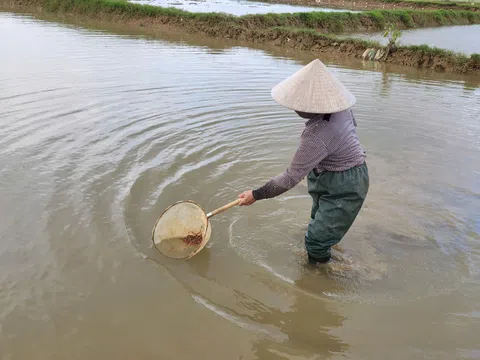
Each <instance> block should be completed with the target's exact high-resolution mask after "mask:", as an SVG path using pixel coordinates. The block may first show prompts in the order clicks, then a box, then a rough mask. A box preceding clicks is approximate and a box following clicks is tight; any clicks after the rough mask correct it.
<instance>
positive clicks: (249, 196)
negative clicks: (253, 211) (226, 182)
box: [238, 190, 257, 206]
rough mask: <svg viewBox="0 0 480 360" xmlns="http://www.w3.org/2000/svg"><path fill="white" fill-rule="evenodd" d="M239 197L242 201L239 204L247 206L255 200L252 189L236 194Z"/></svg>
mask: <svg viewBox="0 0 480 360" xmlns="http://www.w3.org/2000/svg"><path fill="white" fill-rule="evenodd" d="M238 197H239V198H240V199H242V202H241V203H240V204H239V205H240V206H249V205H252V204H253V203H254V202H255V201H257V200H255V198H254V197H253V192H252V190H248V191H245V192H243V193H241V194H240V195H238Z"/></svg>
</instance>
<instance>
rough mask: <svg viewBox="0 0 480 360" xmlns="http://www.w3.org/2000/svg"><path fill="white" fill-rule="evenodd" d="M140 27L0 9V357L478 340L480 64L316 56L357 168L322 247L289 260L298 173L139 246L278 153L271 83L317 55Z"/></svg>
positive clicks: (458, 349) (231, 194)
mask: <svg viewBox="0 0 480 360" xmlns="http://www.w3.org/2000/svg"><path fill="white" fill-rule="evenodd" d="M102 26H103V25H97V27H98V28H101V27H102ZM111 30H112V29H111ZM10 34H15V37H12V36H10ZM138 35H139V34H137V35H135V36H130V35H128V34H126V33H123V34H121V35H116V34H113V33H108V32H103V31H99V30H87V29H82V28H77V27H76V26H75V25H68V26H65V25H59V24H55V23H48V22H44V21H38V20H34V19H32V18H30V17H26V16H15V15H12V14H0V43H1V44H2V56H1V57H0V84H1V86H0V119H1V122H0V169H1V170H0V197H1V199H2V202H1V204H0V212H1V215H2V216H1V217H0V229H1V232H0V234H1V240H2V241H0V274H1V275H0V320H1V321H0V324H1V326H0V333H1V337H0V348H1V349H2V356H3V357H5V358H6V359H24V358H25V359H28V358H35V359H64V358H69V357H71V356H72V354H75V356H76V357H78V358H82V359H83V358H85V359H87V358H88V359H105V358H114V357H117V358H131V357H134V358H152V357H155V358H157V357H159V356H160V357H164V358H175V359H191V358H193V357H201V358H212V359H238V358H243V359H262V360H263V359H292V358H298V359H304V358H312V359H314V358H319V357H320V358H322V359H323V358H326V359H328V358H331V359H340V358H342V359H344V358H351V359H359V358H367V359H371V358H384V357H387V356H388V358H393V359H406V358H408V359H424V358H428V357H432V358H436V359H453V358H468V357H469V356H470V357H472V356H473V357H474V356H475V354H476V351H477V349H478V335H477V334H478V332H479V331H480V328H479V323H478V313H479V311H480V308H479V305H478V304H479V303H480V302H479V291H480V280H479V277H478V275H479V274H478V270H479V269H480V247H479V240H480V234H479V226H478V213H479V210H480V209H479V203H480V202H479V200H480V181H479V180H480V179H479V176H480V168H479V167H478V158H479V155H480V143H479V139H480V126H479V124H478V119H479V118H480V96H479V94H480V93H479V90H478V84H479V80H478V77H475V76H471V75H454V74H448V73H443V74H438V73H433V72H426V71H420V70H416V69H404V68H398V67H392V66H390V65H385V64H372V63H369V62H366V63H362V62H360V61H356V60H354V61H351V60H347V59H335V58H322V59H323V60H325V61H326V62H327V63H328V65H329V66H330V67H331V68H332V70H333V71H334V72H335V73H336V75H337V76H338V77H339V78H340V79H341V80H342V81H343V82H345V84H346V85H347V86H348V87H349V88H350V89H351V90H352V92H353V93H354V94H355V95H356V97H357V105H356V106H355V112H356V114H357V115H356V117H357V119H358V124H359V127H358V131H359V136H360V138H361V141H362V144H363V145H364V147H365V148H366V150H367V156H368V157H367V161H368V164H369V169H370V172H371V191H370V193H369V196H368V198H367V201H366V204H365V208H364V209H363V210H362V213H361V215H360V216H359V218H358V220H357V221H356V223H355V225H354V227H353V228H352V229H351V231H350V232H349V233H348V234H347V236H346V238H345V239H344V240H343V241H342V242H341V243H340V246H339V247H338V248H336V249H335V251H334V255H335V257H336V260H335V261H334V262H333V263H332V264H331V265H328V266H325V267H319V268H311V267H310V266H309V265H308V264H307V263H306V261H305V254H304V250H303V243H302V242H303V235H304V233H305V230H306V225H307V221H308V218H309V207H310V199H309V198H308V195H307V192H306V185H305V183H301V184H299V185H298V186H297V187H296V188H295V189H293V190H292V191H290V192H289V193H287V194H285V195H284V196H281V197H279V198H277V199H272V200H268V201H262V202H258V203H257V204H255V205H254V206H252V207H248V208H234V209H231V210H229V211H228V212H225V213H222V214H219V215H218V216H215V218H214V219H212V221H211V222H212V226H213V231H212V237H211V239H210V241H209V244H208V246H207V248H205V249H203V250H202V252H201V253H199V254H198V255H197V256H195V257H193V258H192V259H191V260H189V261H177V260H172V259H167V258H165V257H162V256H161V255H160V254H159V253H158V252H157V251H156V250H155V249H154V248H153V247H152V245H151V232H152V227H153V225H154V223H155V221H156V220H157V219H158V216H159V215H160V214H161V213H162V212H163V210H164V209H165V208H166V207H167V206H169V205H170V204H172V203H175V202H177V201H179V200H193V201H196V202H197V203H199V204H202V206H204V207H205V208H206V209H215V208H218V207H220V206H222V205H224V204H225V203H227V202H229V201H231V200H233V199H235V198H236V196H237V194H238V193H239V192H241V191H243V190H245V189H248V188H252V187H256V186H259V185H261V184H263V183H264V181H266V180H268V179H269V178H270V177H271V176H273V175H276V174H278V173H279V172H281V171H283V170H284V169H285V166H286V165H287V164H288V162H289V159H290V158H291V156H292V154H293V152H294V150H295V148H296V146H297V141H298V136H299V134H300V133H301V131H302V128H303V123H302V121H301V120H299V119H297V118H296V117H295V116H293V114H292V113H291V112H290V111H288V110H285V109H283V108H281V107H279V106H278V105H277V104H275V103H274V102H273V101H272V100H271V98H270V89H271V86H272V85H274V84H276V83H277V82H278V81H279V80H281V79H283V78H285V77H286V76H288V75H289V74H291V73H292V72H293V71H295V70H296V69H298V68H299V66H301V65H302V64H306V63H307V62H309V61H310V60H311V59H312V57H313V55H312V54H308V53H300V52H291V51H289V52H284V51H282V50H279V49H276V48H269V47H268V46H266V47H264V48H262V49H260V48H258V49H248V48H245V47H240V46H239V44H241V43H235V42H229V41H213V40H206V39H200V40H199V39H195V38H184V37H183V36H180V35H168V36H167V35H165V38H163V39H162V38H158V35H157V37H154V36H151V35H152V34H148V33H147V34H146V36H138ZM412 324H415V326H414V327H412ZM186 339H188V346H187V345H186V344H187V342H186ZM212 344H215V346H212Z"/></svg>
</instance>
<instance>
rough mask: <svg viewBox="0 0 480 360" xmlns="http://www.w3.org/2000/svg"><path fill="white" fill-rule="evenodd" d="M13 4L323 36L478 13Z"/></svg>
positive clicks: (104, 0) (473, 19)
mask: <svg viewBox="0 0 480 360" xmlns="http://www.w3.org/2000/svg"><path fill="white" fill-rule="evenodd" d="M2 1H12V2H13V3H15V4H32V5H39V6H41V7H43V8H44V9H45V10H47V11H51V12H74V13H78V14H84V15H92V16H101V15H104V16H110V15H121V16H122V17H130V18H132V17H133V18H157V19H159V21H161V22H162V23H169V24H175V23H178V22H184V21H188V22H191V21H194V22H201V23H204V24H207V25H212V26H229V27H242V28H248V29H251V28H256V29H267V28H271V27H295V28H310V29H316V30H319V31H321V32H324V33H342V32H358V31H379V30H383V28H384V26H385V24H387V23H391V24H395V25H396V26H397V27H398V28H399V29H410V28H416V27H434V26H444V25H468V24H479V23H480V12H472V11H453V10H434V11H421V10H375V11H368V12H364V13H348V12H310V13H295V14H265V15H264V14H261V15H246V16H241V17H235V16H229V15H224V14H218V13H191V12H186V11H182V10H178V9H172V8H162V7H157V6H149V5H139V4H132V3H128V2H126V1H115V0H2Z"/></svg>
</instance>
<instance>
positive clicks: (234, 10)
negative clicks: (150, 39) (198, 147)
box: [130, 0, 356, 16]
mask: <svg viewBox="0 0 480 360" xmlns="http://www.w3.org/2000/svg"><path fill="white" fill-rule="evenodd" d="M130 2H133V3H138V4H148V5H156V6H162V7H174V8H177V9H182V10H186V11H191V12H219V13H225V14H231V15H237V16H240V15H247V14H267V13H296V12H310V11H325V12H328V11H336V12H345V11H347V12H356V11H352V10H346V9H328V8H319V7H309V6H295V5H287V4H269V3H262V2H256V1H247V0H130Z"/></svg>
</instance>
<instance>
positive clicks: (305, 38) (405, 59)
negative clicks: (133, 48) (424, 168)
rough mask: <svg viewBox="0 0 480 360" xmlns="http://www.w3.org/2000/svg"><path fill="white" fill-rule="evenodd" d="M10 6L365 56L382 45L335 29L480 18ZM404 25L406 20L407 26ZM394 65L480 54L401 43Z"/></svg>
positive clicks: (474, 66)
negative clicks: (341, 35) (339, 35)
mask: <svg viewBox="0 0 480 360" xmlns="http://www.w3.org/2000/svg"><path fill="white" fill-rule="evenodd" d="M0 5H1V6H3V8H6V9H23V10H25V9H29V8H30V9H35V10H36V11H46V12H52V13H59V14H72V15H75V16H77V17H86V18H96V19H101V20H103V21H111V22H115V23H123V24H126V25H127V24H128V25H132V26H138V27H151V28H155V29H158V30H159V31H162V30H168V31H172V30H173V31H182V32H186V33H191V34H198V33H202V34H205V35H206V36H211V37H226V38H230V39H235V40H242V41H250V42H253V43H271V44H274V45H275V46H280V47H286V48H295V49H300V50H308V51H312V52H314V53H316V54H322V53H338V54H343V55H347V56H352V57H357V58H361V57H362V54H363V53H364V52H365V50H366V49H367V48H372V47H373V48H380V47H381V45H379V44H378V43H373V42H371V41H365V40H359V39H351V38H346V39H339V38H337V37H335V36H333V35H331V34H323V33H320V32H318V31H319V30H320V31H322V32H323V31H325V32H333V33H335V32H342V31H346V30H347V29H348V30H350V31H354V30H355V31H359V30H360V29H362V30H373V29H377V30H379V29H381V28H383V26H384V24H385V23H387V22H394V23H397V24H399V27H408V26H410V27H412V26H414V25H415V24H426V23H427V22H428V23H430V22H431V21H433V19H435V20H436V21H440V19H439V18H438V17H437V16H435V15H439V14H442V15H443V19H445V20H441V21H440V22H443V21H447V20H448V21H463V20H465V21H470V22H471V23H476V22H479V21H480V13H473V12H453V11H449V12H447V11H438V12H420V11H417V12H408V11H378V12H369V13H361V14H351V13H301V14H268V15H248V16H241V17H235V16H228V15H224V14H214V13H189V12H185V11H181V10H177V9H167V8H161V7H154V6H145V5H139V4H131V3H127V2H121V1H108V0H84V1H75V0H0ZM402 24H403V25H402ZM386 61H387V62H391V63H394V64H400V65H408V66H416V67H420V68H431V69H435V70H439V71H445V70H448V71H454V72H462V73H468V72H477V71H480V55H477V54H473V55H472V56H470V57H467V56H464V55H460V54H455V53H453V52H450V51H445V50H441V49H435V48H429V47H427V46H407V47H399V48H398V50H397V51H396V52H394V53H392V54H391V55H390V56H389V57H388V58H387V60H386Z"/></svg>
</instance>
